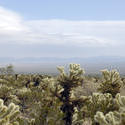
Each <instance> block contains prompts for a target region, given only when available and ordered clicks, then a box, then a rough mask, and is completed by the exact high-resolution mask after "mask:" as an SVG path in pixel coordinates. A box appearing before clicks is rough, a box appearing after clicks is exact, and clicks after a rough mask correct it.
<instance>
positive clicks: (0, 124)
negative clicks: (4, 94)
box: [0, 99, 20, 125]
mask: <svg viewBox="0 0 125 125" xmlns="http://www.w3.org/2000/svg"><path fill="white" fill-rule="evenodd" d="M19 113H20V112H19V107H18V106H16V105H15V104H14V103H11V104H10V105H9V106H8V107H7V106H5V105H4V104H3V100H2V99H0V125H19V123H18V122H17V121H16V118H17V116H18V114H19Z"/></svg>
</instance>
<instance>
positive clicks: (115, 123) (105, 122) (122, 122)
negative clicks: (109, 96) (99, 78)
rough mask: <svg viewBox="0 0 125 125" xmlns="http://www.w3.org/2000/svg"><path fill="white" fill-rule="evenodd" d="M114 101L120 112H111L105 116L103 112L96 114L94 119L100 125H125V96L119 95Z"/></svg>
mask: <svg viewBox="0 0 125 125" xmlns="http://www.w3.org/2000/svg"><path fill="white" fill-rule="evenodd" d="M114 100H115V103H116V104H117V105H118V106H119V110H118V111H114V112H109V113H107V114H105V115H104V114H103V112H97V113H96V115H95V117H94V118H95V121H96V122H98V123H99V124H100V125H125V96H120V94H117V95H116V98H115V99H114Z"/></svg>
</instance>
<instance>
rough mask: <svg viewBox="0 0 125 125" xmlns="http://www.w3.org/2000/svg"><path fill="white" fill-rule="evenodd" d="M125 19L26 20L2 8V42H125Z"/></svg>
mask: <svg viewBox="0 0 125 125" xmlns="http://www.w3.org/2000/svg"><path fill="white" fill-rule="evenodd" d="M124 32H125V21H68V20H28V21H26V20H24V19H23V17H22V16H20V15H19V14H18V13H15V12H13V11H10V10H8V9H5V8H3V7H0V43H3V42H4V43H16V44H49V45H51V44H52V45H68V46H79V47H82V46H84V47H85V46H87V47H106V46H108V47H109V46H118V45H119V46H120V45H124V41H125V36H124Z"/></svg>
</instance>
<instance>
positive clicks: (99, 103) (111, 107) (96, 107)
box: [83, 93, 118, 125]
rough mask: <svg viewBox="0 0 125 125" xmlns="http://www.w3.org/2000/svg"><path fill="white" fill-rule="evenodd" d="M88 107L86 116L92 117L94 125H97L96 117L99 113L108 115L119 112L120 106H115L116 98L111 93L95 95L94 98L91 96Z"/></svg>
mask: <svg viewBox="0 0 125 125" xmlns="http://www.w3.org/2000/svg"><path fill="white" fill-rule="evenodd" d="M86 107H87V109H86V111H85V114H86V116H87V117H90V118H91V119H92V123H93V125H96V123H95V120H94V115H95V114H96V112H97V111H100V112H103V113H104V114H106V113H108V112H109V111H115V110H118V106H117V105H116V104H115V102H114V98H113V97H112V95H111V94H109V93H105V94H102V93H93V95H92V96H89V100H88V101H87V104H86ZM83 111H84V110H83Z"/></svg>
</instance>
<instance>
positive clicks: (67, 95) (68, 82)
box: [57, 64, 84, 125]
mask: <svg viewBox="0 0 125 125" xmlns="http://www.w3.org/2000/svg"><path fill="white" fill-rule="evenodd" d="M58 70H59V71H60V75H59V77H58V78H57V81H58V83H59V85H60V86H61V87H62V91H60V93H59V95H58V96H57V97H58V98H59V99H60V101H61V102H62V103H63V104H62V106H61V110H62V111H63V113H64V114H65V116H64V118H63V120H64V121H65V125H71V124H72V117H73V113H74V108H75V106H76V105H77V104H78V102H79V101H81V100H79V99H73V100H72V96H73V94H71V91H72V89H73V88H74V87H78V86H79V85H81V84H82V82H83V74H84V70H83V69H81V67H80V65H79V64H70V67H69V74H67V73H66V72H65V71H64V67H58Z"/></svg>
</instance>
